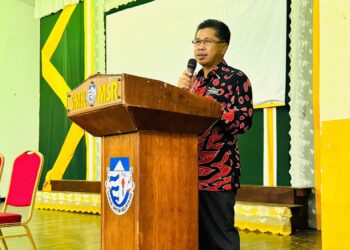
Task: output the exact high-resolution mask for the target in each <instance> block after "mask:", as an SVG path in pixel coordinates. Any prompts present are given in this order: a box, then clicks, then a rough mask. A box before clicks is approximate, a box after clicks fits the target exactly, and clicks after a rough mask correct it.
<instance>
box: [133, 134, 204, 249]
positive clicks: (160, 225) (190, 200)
mask: <svg viewBox="0 0 350 250" xmlns="http://www.w3.org/2000/svg"><path fill="white" fill-rule="evenodd" d="M197 141H198V138H197V136H190V137H189V136H184V135H180V134H171V135H170V134H165V133H141V137H140V166H141V168H140V186H141V190H140V222H141V223H140V245H141V248H140V249H144V250H148V249H154V250H163V249H169V250H170V249H198V233H197V232H198V212H197V211H198V181H197V180H198V168H197Z"/></svg>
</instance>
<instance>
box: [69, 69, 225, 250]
mask: <svg viewBox="0 0 350 250" xmlns="http://www.w3.org/2000/svg"><path fill="white" fill-rule="evenodd" d="M68 117H69V118H70V119H71V120H72V121H74V122H75V123H76V124H78V125H79V126H81V127H82V128H83V129H85V130H86V131H88V132H89V133H91V134H92V135H94V136H102V171H101V172H102V173H101V174H102V177H101V200H102V208H101V211H102V223H101V227H102V230H101V246H102V249H121V250H139V249H143V250H156V249H157V250H167V249H169V250H172V249H177V250H195V249H198V169H197V143H198V137H197V135H198V134H200V133H202V132H204V131H205V130H206V129H207V128H209V127H210V125H211V124H212V123H213V122H214V121H215V120H216V119H218V118H220V117H221V106H220V104H219V103H217V102H215V101H212V100H209V99H208V98H205V97H201V96H196V95H193V94H191V93H189V92H188V91H185V90H182V89H179V88H177V87H174V86H172V85H169V84H166V83H164V82H161V81H157V80H152V79H147V78H142V77H137V76H132V75H127V74H121V75H95V76H92V77H90V78H89V79H87V80H86V81H84V82H83V83H82V84H81V85H80V86H79V87H77V88H75V89H74V90H72V91H71V92H70V93H69V94H68ZM122 205H123V206H122Z"/></svg>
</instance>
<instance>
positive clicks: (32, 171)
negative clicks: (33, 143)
mask: <svg viewBox="0 0 350 250" xmlns="http://www.w3.org/2000/svg"><path fill="white" fill-rule="evenodd" d="M43 162H44V157H43V156H42V154H41V153H39V152H37V151H26V152H24V153H23V154H21V155H19V156H18V157H17V158H16V159H15V161H14V164H13V169H12V174H11V179H10V184H9V190H8V193H7V197H6V200H5V203H4V205H3V206H4V207H3V211H2V212H1V213H0V239H1V240H2V243H3V245H4V246H5V249H7V245H6V242H5V238H13V237H22V236H27V237H28V238H29V240H30V242H31V243H32V246H33V248H34V249H36V246H35V242H34V240H33V237H32V234H31V232H30V230H29V227H28V223H29V222H30V220H31V218H32V215H33V210H34V203H35V198H36V191H37V188H38V184H39V180H40V175H41V171H42V167H43ZM3 227H24V229H25V233H21V234H11V235H3V232H2V231H1V228H3Z"/></svg>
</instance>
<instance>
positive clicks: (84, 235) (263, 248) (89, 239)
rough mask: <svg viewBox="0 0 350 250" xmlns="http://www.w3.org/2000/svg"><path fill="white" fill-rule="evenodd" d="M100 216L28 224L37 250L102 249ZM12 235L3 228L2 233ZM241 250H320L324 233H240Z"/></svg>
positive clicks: (50, 214)
mask: <svg viewBox="0 0 350 250" xmlns="http://www.w3.org/2000/svg"><path fill="white" fill-rule="evenodd" d="M100 218H101V217H100V216H99V215H92V214H82V213H71V212H61V211H51V210H38V209H36V210H35V211H34V215H33V219H32V221H31V222H30V224H29V227H30V229H31V232H32V234H33V238H34V240H35V243H36V245H37V248H38V249H50V250H52V249H65V250H67V249H74V250H75V249H81V250H97V249H99V248H100V221H101V220H100ZM10 231H12V232H13V229H9V228H4V229H3V232H4V234H6V233H7V232H10ZM240 236H241V249H242V250H276V249H278V250H289V249H295V250H319V249H321V232H320V231H315V230H305V231H300V232H297V233H295V234H294V235H292V236H279V235H272V234H268V233H256V232H246V231H240ZM6 242H7V244H8V247H9V249H11V250H12V249H15V250H16V249H18V250H23V249H30V247H31V245H30V242H29V240H28V239H27V238H25V237H22V238H12V239H7V240H6ZM186 250H187V249H186Z"/></svg>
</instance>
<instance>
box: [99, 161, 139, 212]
mask: <svg viewBox="0 0 350 250" xmlns="http://www.w3.org/2000/svg"><path fill="white" fill-rule="evenodd" d="M105 187H106V194H107V200H108V203H109V205H110V207H111V209H112V210H113V212H114V213H116V214H118V215H122V214H124V213H126V211H128V209H129V207H130V205H131V202H132V198H133V196H134V189H135V183H134V182H133V181H132V168H131V167H130V163H129V158H128V157H120V158H110V161H109V167H108V168H107V180H106V182H105Z"/></svg>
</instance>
